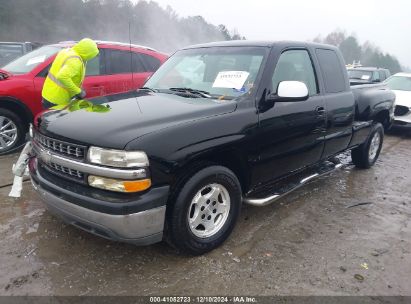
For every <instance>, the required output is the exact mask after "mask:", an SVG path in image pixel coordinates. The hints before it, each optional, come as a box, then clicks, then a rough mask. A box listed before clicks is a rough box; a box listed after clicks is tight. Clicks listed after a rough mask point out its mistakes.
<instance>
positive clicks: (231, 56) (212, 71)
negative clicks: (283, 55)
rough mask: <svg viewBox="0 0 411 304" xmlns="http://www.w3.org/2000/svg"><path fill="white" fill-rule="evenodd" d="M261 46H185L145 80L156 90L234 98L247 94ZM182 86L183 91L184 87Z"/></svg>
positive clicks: (252, 85)
mask: <svg viewBox="0 0 411 304" xmlns="http://www.w3.org/2000/svg"><path fill="white" fill-rule="evenodd" d="M267 52H268V48H264V47H212V48H198V49H189V50H183V51H179V52H177V53H176V54H175V55H173V56H172V57H170V58H169V59H168V60H167V61H166V62H165V63H164V64H163V65H162V66H161V67H160V68H159V69H158V70H157V72H156V73H154V75H153V76H152V77H151V78H150V79H149V80H148V81H147V82H146V84H145V86H146V87H147V88H151V89H155V90H158V91H159V92H167V91H170V89H171V90H172V91H173V90H174V91H175V90H177V91H181V89H183V90H182V91H186V92H188V91H189V92H191V93H196V91H197V93H202V95H201V97H209V98H227V99H230V98H235V97H238V96H240V95H243V94H246V93H250V92H251V90H252V89H253V88H256V87H257V84H256V83H255V81H256V78H257V75H258V72H259V70H260V67H261V63H262V61H263V59H264V58H265V56H266V54H267ZM184 89H185V90H184Z"/></svg>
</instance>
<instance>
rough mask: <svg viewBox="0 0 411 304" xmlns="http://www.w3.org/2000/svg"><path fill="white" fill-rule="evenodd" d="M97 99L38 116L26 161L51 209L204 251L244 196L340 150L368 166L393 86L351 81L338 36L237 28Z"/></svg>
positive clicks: (318, 170) (273, 191)
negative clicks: (256, 34)
mask: <svg viewBox="0 0 411 304" xmlns="http://www.w3.org/2000/svg"><path fill="white" fill-rule="evenodd" d="M94 102H95V103H102V102H103V103H104V102H106V103H107V104H108V105H109V107H110V108H109V111H107V112H106V113H93V112H89V111H85V110H78V111H74V112H70V111H67V110H63V111H50V112H47V113H45V114H43V115H42V116H41V117H39V118H37V119H36V120H35V124H34V127H33V129H32V130H31V136H32V140H31V145H32V148H31V152H30V156H31V157H30V160H29V169H30V175H31V180H32V183H33V186H34V188H35V189H36V190H37V192H38V193H39V195H40V196H41V198H42V199H43V200H44V202H45V203H46V205H47V207H48V208H49V210H50V211H51V212H53V213H55V214H57V215H59V216H60V217H62V218H63V219H64V220H65V221H67V222H68V223H70V224H72V225H75V226H77V227H79V228H81V229H84V230H87V231H89V232H91V233H94V234H96V235H99V236H102V237H105V238H108V239H112V240H117V241H124V242H130V243H134V244H140V245H142V244H151V243H154V242H158V241H161V240H167V241H168V242H169V243H170V244H172V245H173V246H175V247H177V248H178V249H180V250H181V251H183V252H187V253H191V254H202V253H205V252H207V251H210V250H212V249H213V248H215V247H217V246H218V245H220V244H221V243H222V242H223V241H224V240H225V239H227V237H228V236H229V235H230V233H231V231H232V230H233V228H234V226H235V224H236V221H237V219H238V216H239V213H240V207H241V204H242V202H244V203H248V204H251V205H255V206H264V205H267V204H269V203H271V202H273V201H275V200H277V199H278V198H280V197H281V196H283V195H284V194H286V193H289V192H290V191H292V190H293V189H296V188H298V187H299V186H301V185H303V184H305V183H307V182H308V181H310V180H311V179H313V178H315V177H316V176H319V175H321V174H324V173H326V172H329V171H330V170H333V169H334V168H336V167H339V166H341V164H340V163H339V162H338V161H337V158H336V157H335V156H336V155H337V154H340V153H341V152H343V151H347V150H351V154H352V161H353V163H354V164H355V165H356V166H357V167H360V168H369V167H371V166H372V165H373V164H374V163H375V161H376V160H377V158H378V156H379V153H380V150H381V146H382V142H383V136H384V131H383V127H382V123H386V122H387V121H391V120H392V117H393V102H394V94H393V93H392V92H391V91H390V90H389V89H387V88H386V87H383V86H381V87H378V88H375V87H369V88H368V87H367V86H365V87H362V86H356V88H355V89H351V88H350V86H349V82H348V77H347V72H346V69H345V65H344V61H343V58H342V56H341V54H340V52H339V51H338V50H337V49H336V48H334V47H332V46H328V45H321V44H311V43H304V42H301V43H299V42H248V41H241V42H221V43H211V44H204V45H197V46H192V47H187V48H185V49H182V50H180V51H178V52H176V53H175V54H174V55H173V56H172V57H171V58H169V60H168V61H167V62H166V63H165V64H164V65H163V66H162V67H161V68H160V69H159V70H158V71H157V72H156V73H155V74H153V76H152V77H151V78H150V79H149V80H148V81H147V82H146V85H145V87H144V88H142V89H140V90H138V91H136V92H130V93H127V94H122V95H114V96H110V97H106V98H105V99H99V100H95V101H94Z"/></svg>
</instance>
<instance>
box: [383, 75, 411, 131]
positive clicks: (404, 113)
mask: <svg viewBox="0 0 411 304" xmlns="http://www.w3.org/2000/svg"><path fill="white" fill-rule="evenodd" d="M385 83H386V84H387V85H388V87H389V88H390V89H391V90H392V91H393V92H394V93H395V96H396V99H395V111H394V125H393V126H395V127H407V128H410V130H411V73H397V74H395V75H393V76H391V77H390V78H388V79H387V80H386V81H385Z"/></svg>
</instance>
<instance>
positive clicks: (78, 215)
mask: <svg viewBox="0 0 411 304" xmlns="http://www.w3.org/2000/svg"><path fill="white" fill-rule="evenodd" d="M32 184H33V186H34V188H35V189H36V191H37V192H38V194H39V195H40V197H41V199H42V200H43V201H44V203H45V204H46V206H47V209H49V210H50V212H52V213H54V214H55V215H57V216H59V217H61V218H62V219H63V220H64V221H65V222H67V223H68V224H71V225H74V226H76V227H78V228H80V229H82V230H86V231H88V232H91V233H93V234H95V235H98V236H101V237H104V238H107V239H110V240H115V241H121V242H127V243H133V244H136V245H149V244H153V243H156V242H160V241H161V240H162V237H163V228H164V221H165V213H166V206H161V207H157V208H153V209H149V210H145V211H141V212H137V213H133V214H126V215H113V214H106V213H101V212H97V211H94V210H90V209H87V208H84V207H81V206H78V205H75V204H72V203H70V202H68V201H65V200H63V199H61V198H59V197H57V196H55V195H53V194H51V193H50V192H47V191H45V190H44V189H43V188H42V187H41V186H40V185H39V184H37V183H35V182H34V181H33V179H32Z"/></svg>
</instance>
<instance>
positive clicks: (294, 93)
mask: <svg viewBox="0 0 411 304" xmlns="http://www.w3.org/2000/svg"><path fill="white" fill-rule="evenodd" d="M274 99H275V101H304V100H307V99H308V88H307V85H306V84H305V83H304V82H301V81H281V82H280V84H279V85H278V88H277V95H276V96H275V97H274Z"/></svg>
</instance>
